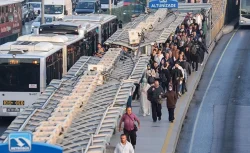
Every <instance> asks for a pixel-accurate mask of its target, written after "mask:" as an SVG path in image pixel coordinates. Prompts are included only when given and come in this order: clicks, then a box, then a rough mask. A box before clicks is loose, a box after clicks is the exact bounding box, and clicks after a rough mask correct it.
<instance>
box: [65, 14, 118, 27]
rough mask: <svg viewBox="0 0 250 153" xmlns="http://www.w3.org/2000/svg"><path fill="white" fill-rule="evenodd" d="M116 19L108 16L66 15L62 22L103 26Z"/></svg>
mask: <svg viewBox="0 0 250 153" xmlns="http://www.w3.org/2000/svg"><path fill="white" fill-rule="evenodd" d="M116 18H117V17H116V16H114V15H109V14H80V15H68V16H65V17H64V18H63V20H64V21H74V20H75V21H88V22H94V23H99V24H102V25H103V24H105V23H107V22H109V21H111V20H113V19H116Z"/></svg>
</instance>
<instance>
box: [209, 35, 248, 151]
mask: <svg viewBox="0 0 250 153" xmlns="http://www.w3.org/2000/svg"><path fill="white" fill-rule="evenodd" d="M248 34H250V33H248ZM249 39H250V37H249V38H246V39H245V40H244V43H245V46H242V47H240V48H239V49H238V51H237V52H238V54H239V58H238V59H239V60H238V63H239V64H238V65H239V66H238V68H237V69H235V71H234V73H236V77H235V78H234V82H233V83H232V85H231V86H232V87H231V88H232V90H231V93H230V95H229V100H228V105H227V107H224V108H220V109H221V110H224V112H225V113H224V114H222V115H221V116H222V117H224V118H225V122H224V123H223V122H217V127H218V129H220V130H216V131H217V133H221V134H222V135H221V137H217V139H216V141H215V142H216V145H215V143H213V144H214V146H216V147H214V148H212V149H214V150H215V153H220V152H226V153H249V150H250V145H249V140H250V139H249V138H250V130H249V128H250V116H249V114H250V103H249V99H250V95H249V89H250V84H249V76H250V68H249V65H250V61H249V60H250V52H249V50H250V47H249V44H248V43H249ZM220 109H217V110H218V111H220ZM223 115H224V116H223ZM217 116H219V115H217ZM220 118H221V117H220ZM214 131H215V129H214Z"/></svg>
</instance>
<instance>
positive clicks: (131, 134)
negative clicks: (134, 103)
mask: <svg viewBox="0 0 250 153" xmlns="http://www.w3.org/2000/svg"><path fill="white" fill-rule="evenodd" d="M135 121H137V123H138V128H137V126H136V124H135V123H134V122H135ZM122 122H124V128H123V132H124V134H125V135H126V136H127V140H128V141H129V142H131V144H132V145H133V147H134V148H135V145H136V131H137V130H138V129H139V128H140V121H139V119H138V117H137V116H136V115H135V114H134V113H132V108H131V107H127V109H126V113H125V114H124V115H123V116H122V118H121V120H120V123H119V131H120V132H121V130H122V128H121V127H122Z"/></svg>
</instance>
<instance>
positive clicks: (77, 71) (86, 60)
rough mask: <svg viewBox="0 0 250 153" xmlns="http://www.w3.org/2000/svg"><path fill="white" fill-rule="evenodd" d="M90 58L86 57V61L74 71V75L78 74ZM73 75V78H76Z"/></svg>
mask: <svg viewBox="0 0 250 153" xmlns="http://www.w3.org/2000/svg"><path fill="white" fill-rule="evenodd" d="M90 58H91V56H90V57H88V59H87V60H86V61H85V62H84V63H83V64H82V66H81V67H80V68H79V69H78V70H77V71H76V74H78V72H79V71H80V70H81V69H82V68H83V67H84V66H85V64H86V63H87V62H88V61H89V60H90ZM76 74H75V76H76Z"/></svg>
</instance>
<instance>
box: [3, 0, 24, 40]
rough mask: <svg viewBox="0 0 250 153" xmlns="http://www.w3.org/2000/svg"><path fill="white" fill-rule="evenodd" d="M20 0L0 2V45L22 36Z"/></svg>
mask: <svg viewBox="0 0 250 153" xmlns="http://www.w3.org/2000/svg"><path fill="white" fill-rule="evenodd" d="M21 2H22V0H19V1H18V0H8V1H0V45H1V44H4V43H6V42H9V41H15V40H16V39H17V38H18V37H19V36H20V35H21V34H22V3H21Z"/></svg>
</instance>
